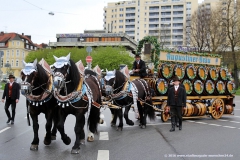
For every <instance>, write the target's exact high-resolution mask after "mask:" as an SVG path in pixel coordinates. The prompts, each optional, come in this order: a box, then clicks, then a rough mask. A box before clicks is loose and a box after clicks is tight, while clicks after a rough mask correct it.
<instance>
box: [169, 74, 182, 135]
mask: <svg viewBox="0 0 240 160" xmlns="http://www.w3.org/2000/svg"><path fill="white" fill-rule="evenodd" d="M173 84H174V86H173V87H171V88H169V90H168V99H167V106H170V114H171V124H172V128H171V129H170V132H173V131H175V125H176V117H177V118H178V120H179V130H182V107H185V106H186V90H185V88H184V87H183V86H182V85H180V80H179V79H178V77H177V76H176V77H174V78H173Z"/></svg>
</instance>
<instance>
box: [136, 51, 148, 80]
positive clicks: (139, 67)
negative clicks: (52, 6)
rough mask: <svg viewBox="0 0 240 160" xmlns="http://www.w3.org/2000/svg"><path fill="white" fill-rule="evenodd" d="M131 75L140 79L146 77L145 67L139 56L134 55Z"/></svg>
mask: <svg viewBox="0 0 240 160" xmlns="http://www.w3.org/2000/svg"><path fill="white" fill-rule="evenodd" d="M133 73H134V76H140V77H141V78H143V77H145V76H147V72H146V65H145V62H144V61H143V60H141V56H140V55H139V54H136V56H135V61H134V62H133Z"/></svg>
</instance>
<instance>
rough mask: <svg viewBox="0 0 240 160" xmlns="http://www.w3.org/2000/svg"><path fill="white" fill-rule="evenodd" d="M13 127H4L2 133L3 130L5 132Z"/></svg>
mask: <svg viewBox="0 0 240 160" xmlns="http://www.w3.org/2000/svg"><path fill="white" fill-rule="evenodd" d="M10 128H11V127H6V128H4V129H2V130H1V131H0V133H2V132H4V131H6V130H8V129H10Z"/></svg>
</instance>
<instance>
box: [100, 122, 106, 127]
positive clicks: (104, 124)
mask: <svg viewBox="0 0 240 160" xmlns="http://www.w3.org/2000/svg"><path fill="white" fill-rule="evenodd" d="M99 126H102V127H107V123H106V121H104V122H103V124H100V125H99Z"/></svg>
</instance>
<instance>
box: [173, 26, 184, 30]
mask: <svg viewBox="0 0 240 160" xmlns="http://www.w3.org/2000/svg"><path fill="white" fill-rule="evenodd" d="M172 28H173V29H183V26H173V27H172Z"/></svg>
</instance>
